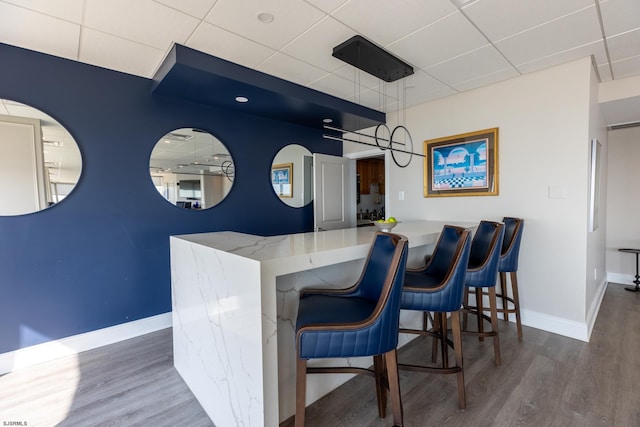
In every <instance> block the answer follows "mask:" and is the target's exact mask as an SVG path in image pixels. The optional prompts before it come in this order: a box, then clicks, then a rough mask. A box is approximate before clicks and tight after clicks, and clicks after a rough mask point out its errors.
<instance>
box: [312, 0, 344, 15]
mask: <svg viewBox="0 0 640 427" xmlns="http://www.w3.org/2000/svg"><path fill="white" fill-rule="evenodd" d="M304 1H305V2H307V3H309V4H311V5H313V6H315V7H317V8H318V9H320V10H322V11H323V12H325V13H331V12H333V11H334V10H336V9H337V8H339V7H340V6H342V5H343V4H345V3H348V2H349V0H304Z"/></svg>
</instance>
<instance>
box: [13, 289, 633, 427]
mask: <svg viewBox="0 0 640 427" xmlns="http://www.w3.org/2000/svg"><path fill="white" fill-rule="evenodd" d="M639 326H640V295H637V294H634V293H631V292H626V291H625V290H624V286H621V285H615V284H611V285H609V286H608V288H607V290H606V293H605V297H604V300H603V302H602V306H601V308H600V313H599V315H598V319H597V321H596V324H595V327H594V330H593V334H592V336H591V341H590V342H589V343H585V342H582V341H578V340H574V339H571V338H566V337H563V336H559V335H555V334H552V333H549V332H545V331H541V330H538V329H534V328H527V327H525V328H524V340H523V341H518V339H517V335H516V328H515V325H513V324H510V323H506V322H500V343H501V353H502V365H501V366H500V367H496V366H495V365H494V362H493V348H492V344H491V341H490V340H486V341H485V342H484V343H480V342H478V341H477V339H475V338H473V337H470V336H465V337H464V338H463V340H464V341H463V348H464V361H465V383H466V391H467V409H466V410H464V411H461V410H459V409H458V408H457V392H456V383H455V379H454V377H453V376H444V375H433V374H431V375H429V374H421V373H414V372H407V371H401V372H400V380H401V383H400V387H401V391H402V398H403V406H404V416H405V426H408V427H422V426H437V425H445V426H505V427H506V426H509V427H510V426H580V427H582V426H639V425H640V407H639V406H638V404H637V400H636V399H635V391H636V389H637V384H640V327H639ZM430 345H431V343H430V341H429V340H427V339H422V338H418V339H416V340H414V341H413V342H411V343H410V344H408V345H407V346H405V347H403V348H402V349H401V350H400V351H399V359H400V361H402V362H415V363H418V362H420V363H422V362H424V361H425V360H426V359H427V357H428V355H429V354H430ZM388 412H390V407H389V411H388ZM10 421H23V422H27V423H28V424H27V425H29V426H37V427H50V426H63V427H67V426H69V427H70V426H73V427H84V426H87V427H95V426H145V427H146V426H150V427H157V426H158V427H163V426H167V427H169V426H171V427H175V426H178V425H180V426H189V427H192V426H196V427H198V426H203V427H204V426H212V425H213V424H212V423H211V421H210V420H209V418H208V417H207V416H206V414H205V413H204V411H203V410H202V408H201V406H200V404H199V403H198V401H197V400H196V399H195V398H194V396H193V394H192V393H191V392H190V391H189V389H188V388H187V386H186V385H185V384H184V382H183V381H182V379H181V378H180V375H179V374H178V373H177V372H176V370H175V369H174V368H173V358H172V339H171V330H170V329H167V330H163V331H159V332H155V333H152V334H148V335H145V336H142V337H137V338H134V339H131V340H127V341H123V342H120V343H116V344H113V345H109V346H105V347H102V348H99V349H96V350H92V351H88V352H84V353H80V354H79V355H77V356H70V357H66V358H64V359H60V360H56V361H54V362H50V363H46V364H42V365H39V366H36V367H32V368H28V369H22V370H18V371H16V372H12V373H9V374H6V375H4V376H1V377H0V424H2V423H3V422H10ZM306 421H307V423H306V425H307V427H316V426H322V427H327V426H331V427H340V426H344V427H346V426H349V427H359V426H366V427H378V426H391V425H392V424H393V422H392V417H391V415H390V414H389V415H388V416H387V418H386V419H380V418H378V416H377V405H376V400H375V390H374V384H373V380H372V379H371V378H369V377H357V378H354V379H353V380H351V381H349V382H347V383H346V384H344V385H343V386H341V387H340V388H338V389H336V390H335V391H333V392H332V393H330V394H328V395H327V396H325V397H323V398H322V399H320V400H318V401H317V402H315V403H314V404H313V405H311V406H309V407H308V408H307V418H306ZM292 425H293V423H292V420H290V421H289V422H285V423H283V424H282V425H281V427H290V426H292ZM218 427H226V426H218Z"/></svg>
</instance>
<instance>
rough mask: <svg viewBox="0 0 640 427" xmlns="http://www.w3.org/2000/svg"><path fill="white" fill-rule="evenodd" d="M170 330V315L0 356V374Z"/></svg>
mask: <svg viewBox="0 0 640 427" xmlns="http://www.w3.org/2000/svg"><path fill="white" fill-rule="evenodd" d="M170 327H171V312H168V313H163V314H159V315H157V316H151V317H146V318H144V319H140V320H135V321H133V322H127V323H122V324H120V325H116V326H110V327H108V328H104V329H98V330H95V331H91V332H86V333H84V334H78V335H73V336H70V337H67V338H62V339H59V340H54V341H49V342H45V343H42V344H38V345H34V346H30V347H25V348H21V349H19V350H15V351H10V352H7V353H2V354H0V375H2V374H6V373H8V372H12V371H15V370H18V369H22V368H26V367H29V366H34V365H38V364H40V363H44V362H49V361H52V360H55V359H59V358H61V357H65V356H70V355H73V354H78V353H81V352H83V351H87V350H93V349H94V348H98V347H102V346H105V345H109V344H113V343H116V342H119V341H124V340H127V339H130V338H134V337H137V336H140V335H144V334H148V333H150V332H155V331H159V330H162V329H166V328H170Z"/></svg>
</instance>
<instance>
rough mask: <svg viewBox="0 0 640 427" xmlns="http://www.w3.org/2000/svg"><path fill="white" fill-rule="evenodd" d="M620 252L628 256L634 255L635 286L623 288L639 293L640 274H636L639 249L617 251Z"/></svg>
mask: <svg viewBox="0 0 640 427" xmlns="http://www.w3.org/2000/svg"><path fill="white" fill-rule="evenodd" d="M618 251H620V252H626V253H629V254H636V278H635V280H634V281H633V283H634V284H635V285H636V286H635V288H625V289H626V290H628V291H631V292H640V274H638V254H640V249H628V248H625V249H618Z"/></svg>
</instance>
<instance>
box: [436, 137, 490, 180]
mask: <svg viewBox="0 0 640 427" xmlns="http://www.w3.org/2000/svg"><path fill="white" fill-rule="evenodd" d="M431 155H432V159H433V178H432V179H433V182H432V187H433V189H434V190H447V189H451V190H453V189H458V188H488V186H489V183H488V180H487V139H486V138H483V139H479V140H476V141H466V142H464V143H455V144H449V145H441V146H438V147H433V148H432V154H431Z"/></svg>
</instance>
